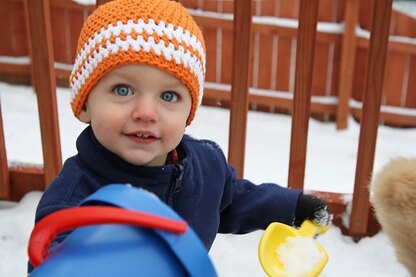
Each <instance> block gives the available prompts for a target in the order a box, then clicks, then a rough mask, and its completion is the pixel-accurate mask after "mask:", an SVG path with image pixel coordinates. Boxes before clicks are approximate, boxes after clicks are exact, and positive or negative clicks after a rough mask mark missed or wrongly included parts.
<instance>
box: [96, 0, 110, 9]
mask: <svg viewBox="0 0 416 277" xmlns="http://www.w3.org/2000/svg"><path fill="white" fill-rule="evenodd" d="M110 1H111V0H97V1H96V4H95V7H96V8H98V6H100V5H102V4H105V3H107V2H110Z"/></svg>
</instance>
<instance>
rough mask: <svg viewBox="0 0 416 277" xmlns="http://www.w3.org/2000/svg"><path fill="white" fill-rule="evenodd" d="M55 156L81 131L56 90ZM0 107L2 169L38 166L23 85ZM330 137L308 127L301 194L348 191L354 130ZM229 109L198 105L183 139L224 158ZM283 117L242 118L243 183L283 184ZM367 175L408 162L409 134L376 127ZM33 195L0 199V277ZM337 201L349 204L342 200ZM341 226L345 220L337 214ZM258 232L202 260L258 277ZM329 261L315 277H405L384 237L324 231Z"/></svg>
mask: <svg viewBox="0 0 416 277" xmlns="http://www.w3.org/2000/svg"><path fill="white" fill-rule="evenodd" d="M57 99H58V107H59V108H58V112H59V121H60V134H61V144H62V156H63V159H64V160H65V159H66V158H68V157H69V156H72V155H74V154H75V139H76V137H77V136H78V134H79V133H80V132H81V130H83V128H85V126H86V125H85V124H83V123H80V122H79V121H77V120H76V119H75V118H74V117H73V115H72V111H71V110H70V107H69V92H68V89H64V88H58V91H57ZM0 102H1V108H2V114H3V123H4V131H5V140H6V147H7V155H8V160H9V164H10V165H13V164H22V163H23V164H35V165H38V166H40V165H41V164H42V162H43V161H42V150H41V139H40V133H39V122H38V119H37V105H36V97H35V94H34V93H33V91H32V89H31V88H30V87H26V86H16V85H9V84H5V83H0ZM348 123H349V128H348V129H346V130H342V131H339V130H338V131H337V130H336V127H335V124H334V123H322V122H319V121H316V120H310V122H309V138H308V150H307V151H308V152H307V166H306V174H305V175H306V176H305V189H307V190H312V189H313V190H320V191H331V192H341V193H351V192H352V191H353V186H354V177H355V175H354V174H355V166H356V157H357V150H358V136H359V125H358V124H357V123H356V122H355V121H354V120H353V119H350V120H349V122H348ZM228 124H229V111H228V110H226V109H221V108H213V107H205V106H202V107H200V109H199V110H198V112H197V116H196V118H195V121H194V122H193V123H192V124H191V126H189V127H188V129H187V133H189V134H191V135H192V136H194V137H197V138H208V139H212V140H214V141H216V142H217V143H218V144H219V145H220V146H221V148H222V149H223V150H224V152H225V153H227V152H228V146H227V145H228V127H229V126H228ZM290 128H291V117H290V116H287V115H280V114H270V113H262V112H249V114H248V126H247V134H248V135H247V146H246V163H245V177H246V178H248V179H251V180H252V181H254V182H276V183H279V184H281V185H284V186H285V185H286V183H287V175H288V160H289V148H290ZM378 135H379V136H378V142H377V147H376V160H375V164H374V171H375V172H377V171H378V170H380V169H381V167H382V166H383V165H384V164H385V163H387V162H388V161H389V159H391V158H393V157H397V156H403V157H416V148H415V147H414V142H415V140H416V129H396V128H389V127H385V126H380V128H379V131H378ZM40 196H41V192H31V193H29V194H27V195H26V196H25V197H24V198H23V199H22V200H21V201H20V202H19V203H9V202H5V201H0V276H7V277H14V276H24V275H25V271H26V261H27V254H26V247H27V240H28V236H29V233H30V231H31V229H32V227H33V220H34V211H35V207H36V205H37V202H38V201H39V199H40ZM345 201H350V198H349V199H345ZM344 218H345V220H348V214H345V215H344ZM261 235H262V231H256V232H253V233H250V234H247V235H218V237H217V239H216V241H215V242H214V245H213V248H212V249H211V251H210V256H211V258H212V260H213V262H214V264H215V266H216V269H217V271H218V273H219V275H220V276H264V273H263V271H262V269H261V266H260V263H259V261H258V257H257V247H258V243H259V241H260V238H261ZM318 242H319V243H320V244H321V245H322V246H323V247H324V248H325V249H326V251H327V252H328V255H329V262H328V264H327V266H326V267H325V269H324V271H323V272H322V274H321V276H324V277H325V276H341V277H342V276H366V277H367V276H369V277H371V276H379V277H383V276H398V277H404V276H409V274H407V273H406V270H405V269H404V268H403V267H402V266H401V265H400V264H399V263H398V262H397V260H396V258H395V255H394V251H393V248H392V246H391V243H390V242H389V240H388V239H387V238H386V236H385V235H384V233H382V232H381V233H379V234H377V235H375V236H374V237H371V238H364V239H362V240H361V241H360V242H359V243H355V242H353V241H352V239H351V238H350V237H346V236H343V235H342V234H341V232H340V230H339V228H337V227H334V226H332V227H331V228H330V229H329V231H328V232H327V233H326V234H325V235H322V236H320V237H319V238H318Z"/></svg>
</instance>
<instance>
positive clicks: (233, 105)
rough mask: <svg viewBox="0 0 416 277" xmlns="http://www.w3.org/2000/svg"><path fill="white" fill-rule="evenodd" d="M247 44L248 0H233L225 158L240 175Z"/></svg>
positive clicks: (248, 38) (246, 108) (249, 15)
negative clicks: (228, 113) (229, 92)
mask: <svg viewBox="0 0 416 277" xmlns="http://www.w3.org/2000/svg"><path fill="white" fill-rule="evenodd" d="M250 44H251V0H240V1H234V36H233V49H234V50H233V66H232V74H233V75H232V83H231V101H230V129H229V139H228V145H229V146H228V147H229V148H228V149H229V150H228V161H229V163H230V164H231V165H233V167H234V168H235V169H236V171H237V176H238V177H243V176H244V155H245V146H246V129H247V112H248V87H249V84H248V73H249V64H250Z"/></svg>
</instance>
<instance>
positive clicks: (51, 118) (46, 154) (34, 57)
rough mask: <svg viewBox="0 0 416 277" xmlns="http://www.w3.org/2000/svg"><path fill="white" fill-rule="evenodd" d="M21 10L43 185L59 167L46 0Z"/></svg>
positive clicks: (34, 0) (34, 1) (35, 0)
mask: <svg viewBox="0 0 416 277" xmlns="http://www.w3.org/2000/svg"><path fill="white" fill-rule="evenodd" d="M25 13H26V16H27V22H28V27H29V30H28V33H29V34H28V39H29V41H30V42H29V45H30V50H31V51H30V52H31V69H32V71H31V72H32V80H33V82H34V84H33V86H34V88H35V91H36V96H37V101H38V110H39V121H40V131H41V138H42V149H43V164H44V165H43V170H44V174H45V175H44V176H45V187H46V185H48V184H49V183H50V182H51V181H52V180H53V179H54V178H55V177H56V176H57V174H58V172H59V170H60V168H61V166H62V157H61V142H60V136H59V125H58V111H57V105H56V80H55V69H54V58H53V46H52V31H51V21H50V6H49V0H26V1H25Z"/></svg>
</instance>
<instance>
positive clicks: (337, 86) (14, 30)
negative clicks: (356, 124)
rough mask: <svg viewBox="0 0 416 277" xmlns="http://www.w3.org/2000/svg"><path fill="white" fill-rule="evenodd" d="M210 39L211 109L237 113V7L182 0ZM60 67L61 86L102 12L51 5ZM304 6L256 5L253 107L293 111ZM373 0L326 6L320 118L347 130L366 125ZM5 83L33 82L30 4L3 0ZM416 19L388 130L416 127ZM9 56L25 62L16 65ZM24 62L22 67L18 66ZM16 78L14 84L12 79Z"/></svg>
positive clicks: (402, 19) (315, 101) (385, 116)
mask: <svg viewBox="0 0 416 277" xmlns="http://www.w3.org/2000/svg"><path fill="white" fill-rule="evenodd" d="M180 2H182V3H183V4H184V5H185V6H187V7H189V8H190V9H191V13H192V14H193V15H194V17H195V19H196V20H197V22H198V24H199V25H200V26H201V28H202V29H203V32H204V37H205V39H206V45H207V58H208V62H207V78H206V80H207V84H206V93H205V99H204V104H207V105H220V106H223V107H229V100H230V93H229V92H230V91H231V86H230V85H231V78H232V75H231V72H232V70H231V67H232V57H233V55H232V51H233V47H232V44H233V21H232V15H233V2H232V1H223V0H205V1H201V0H182V1H180ZM50 5H51V6H50V7H51V8H50V16H51V22H52V25H51V28H52V36H53V44H52V45H53V50H54V66H55V70H56V76H57V78H58V82H59V83H58V84H62V85H67V79H68V75H69V70H70V68H71V64H72V63H73V61H74V55H75V50H76V44H77V37H78V33H79V30H80V29H81V27H82V23H83V21H84V20H85V18H86V17H87V16H88V14H89V13H90V12H91V11H92V10H93V9H94V6H82V5H79V4H76V3H75V2H72V1H70V0H52V1H51V2H50ZM299 5H300V1H299V0H293V1H288V0H260V1H254V0H253V8H252V9H251V14H252V15H253V23H252V33H253V35H252V40H251V42H250V45H251V50H250V54H249V57H250V66H249V75H248V77H249V84H250V95H249V104H250V108H251V109H254V110H263V111H276V112H285V113H291V112H292V103H293V91H294V84H295V82H294V80H295V75H294V72H295V63H296V55H295V49H296V41H297V38H296V36H297V18H298V11H299ZM371 5H372V1H358V0H354V1H352V0H320V1H319V8H318V21H319V24H318V28H317V36H316V46H315V53H314V61H315V62H314V68H313V72H314V74H313V76H312V87H311V89H312V106H311V112H312V114H313V115H314V116H318V117H319V118H322V119H327V120H328V119H329V120H333V119H334V120H336V121H337V126H338V128H346V127H347V125H346V124H347V117H348V116H349V115H350V114H352V115H353V116H354V117H355V118H356V119H357V120H359V118H360V114H361V109H362V99H363V95H364V84H365V82H364V80H365V76H366V71H367V69H366V64H365V63H363V62H362V61H363V60H366V59H367V56H368V42H369V32H368V30H369V29H370V27H371V10H372V7H371ZM0 23H2V24H0V33H1V34H2V35H3V36H4V37H8V38H10V40H6V41H5V42H4V43H2V44H0V80H1V79H6V80H10V78H8V77H10V75H12V76H13V77H14V78H16V76H20V78H19V79H18V80H21V78H22V77H26V82H28V81H29V80H30V77H29V76H30V59H29V58H28V57H29V45H28V43H27V36H28V35H27V31H26V30H27V29H28V27H27V18H26V17H25V13H24V0H0ZM414 24H416V20H415V19H414V18H411V17H409V16H406V15H404V14H401V13H398V12H393V13H392V20H391V25H390V35H391V38H390V43H389V48H388V54H387V62H386V74H385V79H384V80H383V82H384V85H383V94H382V111H381V116H380V120H381V122H382V123H384V124H388V125H393V126H401V127H415V126H416V93H415V91H416V80H415V78H412V77H411V76H414V75H415V73H416V31H415V29H414V28H412V26H414ZM9 57H18V59H17V60H14V61H13V60H11V59H9ZM16 61H17V62H16ZM12 79H13V78H12Z"/></svg>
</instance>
